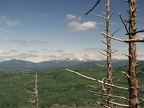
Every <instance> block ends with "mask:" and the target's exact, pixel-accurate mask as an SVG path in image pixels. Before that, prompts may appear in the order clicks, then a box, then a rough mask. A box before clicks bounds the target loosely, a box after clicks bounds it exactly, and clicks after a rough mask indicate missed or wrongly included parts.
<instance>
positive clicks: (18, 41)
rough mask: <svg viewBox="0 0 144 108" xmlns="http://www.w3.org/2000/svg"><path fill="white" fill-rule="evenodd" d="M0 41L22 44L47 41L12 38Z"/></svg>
mask: <svg viewBox="0 0 144 108" xmlns="http://www.w3.org/2000/svg"><path fill="white" fill-rule="evenodd" d="M0 42H3V43H16V44H23V45H27V44H44V43H47V42H44V41H27V40H14V39H0Z"/></svg>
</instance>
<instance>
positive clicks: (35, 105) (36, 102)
mask: <svg viewBox="0 0 144 108" xmlns="http://www.w3.org/2000/svg"><path fill="white" fill-rule="evenodd" d="M27 84H28V83H27ZM27 84H26V85H25V86H27ZM26 91H27V92H28V93H31V94H33V95H34V100H33V99H30V100H28V101H29V102H30V103H32V104H33V105H34V107H35V108H38V107H39V106H38V78H37V73H36V75H35V87H34V92H33V91H29V90H27V89H26Z"/></svg>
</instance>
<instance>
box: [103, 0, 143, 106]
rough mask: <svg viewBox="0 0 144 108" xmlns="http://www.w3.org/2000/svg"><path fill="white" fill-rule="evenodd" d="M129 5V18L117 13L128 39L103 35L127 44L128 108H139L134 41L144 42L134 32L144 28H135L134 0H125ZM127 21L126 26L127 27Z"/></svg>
mask: <svg viewBox="0 0 144 108" xmlns="http://www.w3.org/2000/svg"><path fill="white" fill-rule="evenodd" d="M126 2H127V3H128V5H129V11H128V14H129V19H128V21H124V20H123V19H122V16H121V14H119V16H120V19H121V21H122V23H123V25H124V27H125V30H126V32H127V33H126V35H128V36H129V39H126V40H122V39H119V38H115V37H112V36H110V35H107V34H105V33H103V35H105V36H107V37H111V38H112V39H114V40H118V41H121V42H126V43H128V44H129V54H128V55H127V56H128V58H129V70H128V71H127V72H128V73H126V72H125V75H126V76H127V79H128V85H129V107H128V108H139V107H140V104H141V103H143V102H139V99H138V91H139V87H138V79H137V75H138V72H137V67H138V65H137V61H136V58H137V54H136V42H144V38H136V34H137V33H140V32H144V30H139V31H137V28H136V17H137V16H136V0H127V1H126ZM127 23H128V27H127Z"/></svg>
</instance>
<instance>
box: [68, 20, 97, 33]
mask: <svg viewBox="0 0 144 108" xmlns="http://www.w3.org/2000/svg"><path fill="white" fill-rule="evenodd" d="M68 27H70V29H71V30H72V31H86V30H89V29H93V28H96V22H93V21H87V22H83V23H80V22H78V21H72V22H70V23H69V24H68Z"/></svg>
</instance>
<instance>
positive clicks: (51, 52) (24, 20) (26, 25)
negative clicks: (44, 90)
mask: <svg viewBox="0 0 144 108" xmlns="http://www.w3.org/2000/svg"><path fill="white" fill-rule="evenodd" d="M101 1H102V2H100V4H99V5H98V6H97V7H96V8H95V9H94V11H93V12H94V13H95V14H100V15H103V14H102V12H105V0H101ZM94 3H95V0H0V61H3V60H10V59H22V60H28V61H33V62H40V61H47V60H56V59H57V60H58V59H60V60H62V59H73V58H77V59H81V60H86V59H90V60H101V59H105V57H104V56H103V55H101V54H100V52H102V50H104V49H106V46H105V45H104V44H103V43H102V42H101V40H104V38H103V37H102V36H101V35H100V34H101V33H102V32H104V30H105V28H104V27H103V26H102V25H101V24H104V23H105V20H104V19H102V18H99V17H97V16H95V15H94V14H92V13H90V14H89V15H87V16H85V15H84V14H85V13H86V12H87V11H88V10H89V9H90V8H91V7H92V6H93V5H94ZM137 3H138V4H137V5H138V6H137V9H138V12H137V16H138V20H137V24H138V25H137V28H138V30H143V29H144V6H143V5H144V1H143V0H137ZM126 9H128V5H127V3H125V0H111V13H114V15H113V16H112V18H111V32H114V31H116V30H117V29H119V28H121V29H120V31H119V32H117V33H116V34H115V37H117V38H121V39H127V36H125V35H124V34H125V30H124V29H123V25H122V23H121V21H120V19H119V16H118V14H119V13H121V14H122V16H123V18H124V19H127V18H128V15H127V13H126ZM138 37H144V34H143V33H139V34H138ZM112 47H113V49H116V50H118V51H117V52H116V53H115V54H113V59H126V58H127V57H126V56H125V55H124V54H127V53H128V51H127V50H128V45H127V44H126V43H121V42H116V41H112ZM137 54H138V59H141V60H144V44H143V43H138V44H137Z"/></svg>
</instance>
